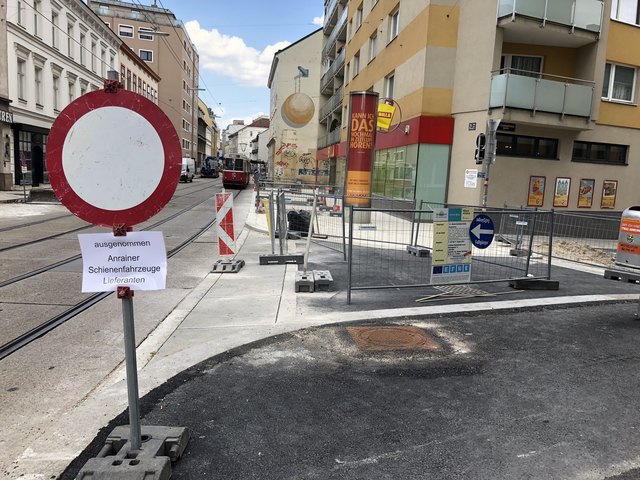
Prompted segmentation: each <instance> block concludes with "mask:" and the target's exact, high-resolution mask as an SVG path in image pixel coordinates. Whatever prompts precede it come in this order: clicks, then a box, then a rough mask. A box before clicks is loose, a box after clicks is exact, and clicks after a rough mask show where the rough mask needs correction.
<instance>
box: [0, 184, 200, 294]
mask: <svg viewBox="0 0 640 480" xmlns="http://www.w3.org/2000/svg"><path fill="white" fill-rule="evenodd" d="M210 188H211V185H208V186H206V187H203V188H198V189H195V190H189V191H187V192H186V193H182V192H181V193H182V194H181V195H176V196H175V198H183V197H186V196H189V195H193V194H195V193H198V192H201V191H204V190H207V189H210ZM70 217H74V215H73V214H72V213H69V214H65V215H58V216H56V217H52V218H47V219H43V220H36V221H33V222H28V223H24V224H21V225H14V226H11V227H4V228H1V229H0V232H6V231H14V230H16V229H18V228H28V227H32V226H36V225H41V224H43V223H47V222H53V221H55V220H60V219H63V218H70ZM93 227H95V225H91V224H87V225H83V226H81V227H77V228H73V229H71V230H65V231H63V232H58V233H54V234H52V235H47V236H46V237H42V238H38V239H35V240H29V241H27V242H22V243H17V244H13V245H9V246H6V247H2V248H0V253H2V252H7V251H9V250H14V249H16V248H22V247H27V246H30V245H35V244H38V243H40V242H44V241H47V240H53V239H54V238H59V237H62V236H64V235H68V234H71V233H76V232H80V231H82V230H87V229H89V228H93ZM2 286H4V285H3V284H2V283H0V287H2Z"/></svg>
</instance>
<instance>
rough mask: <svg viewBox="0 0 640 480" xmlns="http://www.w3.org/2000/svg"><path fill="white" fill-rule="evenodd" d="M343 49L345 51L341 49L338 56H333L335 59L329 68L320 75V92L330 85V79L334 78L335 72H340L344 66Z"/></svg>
mask: <svg viewBox="0 0 640 480" xmlns="http://www.w3.org/2000/svg"><path fill="white" fill-rule="evenodd" d="M345 51H346V50H345V49H342V51H341V52H340V53H339V54H338V56H337V57H336V58H335V60H334V61H333V63H332V64H331V66H330V67H329V70H327V71H326V72H325V74H324V75H323V76H322V78H321V79H320V91H321V92H323V93H324V91H325V90H326V89H327V87H329V86H330V85H331V81H332V80H333V79H334V77H335V76H336V74H337V73H338V72H340V70H342V67H344V58H345Z"/></svg>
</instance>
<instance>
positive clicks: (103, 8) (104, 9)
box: [99, 5, 109, 15]
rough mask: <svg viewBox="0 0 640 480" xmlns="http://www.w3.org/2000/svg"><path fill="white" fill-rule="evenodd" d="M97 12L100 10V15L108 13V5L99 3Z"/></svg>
mask: <svg viewBox="0 0 640 480" xmlns="http://www.w3.org/2000/svg"><path fill="white" fill-rule="evenodd" d="M99 12H100V15H108V14H109V6H108V5H100V7H99Z"/></svg>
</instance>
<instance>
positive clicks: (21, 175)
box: [0, 0, 121, 189]
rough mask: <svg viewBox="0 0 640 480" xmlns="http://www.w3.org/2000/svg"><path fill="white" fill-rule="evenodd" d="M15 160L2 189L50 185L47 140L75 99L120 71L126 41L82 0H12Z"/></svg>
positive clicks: (9, 53)
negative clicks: (60, 117) (122, 45)
mask: <svg viewBox="0 0 640 480" xmlns="http://www.w3.org/2000/svg"><path fill="white" fill-rule="evenodd" d="M6 13H7V48H6V61H7V75H8V87H9V88H8V93H9V99H10V100H11V108H10V109H11V114H12V123H11V137H12V138H11V144H12V151H11V153H10V154H11V157H12V158H11V161H10V162H3V163H2V167H0V168H2V170H0V173H1V174H2V177H3V179H4V182H3V184H4V185H3V188H4V189H10V188H12V187H13V185H21V184H26V185H33V186H37V185H39V184H41V183H48V175H47V171H46V161H45V160H46V148H47V136H48V134H49V130H50V128H51V125H52V124H53V122H54V120H55V119H56V117H57V116H58V114H59V113H60V112H61V111H62V110H63V109H64V108H65V107H66V106H67V105H68V104H69V103H71V102H72V101H73V100H75V99H76V98H78V97H79V96H81V95H84V94H85V93H88V92H90V91H93V90H97V89H99V88H102V86H103V79H104V78H106V76H107V71H109V70H117V69H118V66H119V50H120V44H121V41H120V39H119V38H118V37H117V35H116V34H115V33H113V32H112V31H111V29H110V28H109V27H108V26H107V25H105V24H104V22H102V20H100V18H99V17H98V16H97V15H96V14H94V13H93V12H92V11H91V10H90V9H89V8H88V7H87V6H86V5H85V3H84V2H82V1H81V0H61V1H60V2H58V1H56V0H8V1H7V8H6Z"/></svg>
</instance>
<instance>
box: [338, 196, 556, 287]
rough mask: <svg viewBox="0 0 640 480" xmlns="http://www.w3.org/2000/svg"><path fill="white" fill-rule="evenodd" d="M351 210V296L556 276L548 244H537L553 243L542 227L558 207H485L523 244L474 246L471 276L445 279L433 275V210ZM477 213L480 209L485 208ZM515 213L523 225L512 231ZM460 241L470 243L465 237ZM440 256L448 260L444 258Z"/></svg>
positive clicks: (505, 242) (508, 234) (499, 241)
mask: <svg viewBox="0 0 640 480" xmlns="http://www.w3.org/2000/svg"><path fill="white" fill-rule="evenodd" d="M471 208H473V207H471ZM351 210H352V211H351V212H350V214H349V219H348V231H349V239H348V245H349V255H348V260H349V285H348V297H349V298H350V292H351V290H365V289H379V288H405V287H425V286H436V285H445V284H446V285H453V284H458V285H460V284H468V283H487V282H503V281H509V280H516V279H543V278H544V279H549V278H550V276H551V262H550V257H549V251H548V248H547V250H546V251H544V249H542V248H538V250H537V251H535V252H534V251H533V246H534V245H544V244H546V245H547V246H548V245H549V244H550V243H551V242H550V230H549V231H547V232H545V231H544V230H543V229H541V226H544V225H545V224H546V225H551V226H553V220H552V218H551V217H552V216H553V212H542V211H519V210H518V211H515V210H504V209H484V210H482V213H484V214H487V215H489V216H490V217H492V220H493V223H494V225H502V227H503V231H504V232H503V233H504V234H505V237H509V238H514V239H515V238H516V237H517V239H518V242H519V243H518V245H519V246H520V248H514V245H512V244H511V243H510V242H509V241H508V240H505V238H498V239H496V241H494V242H492V244H491V245H490V246H489V247H488V248H485V249H479V248H476V247H472V248H471V249H470V251H469V252H468V255H470V256H471V262H470V265H471V269H470V272H471V273H470V280H469V281H451V282H443V281H442V280H438V281H432V280H431V273H432V265H434V263H433V261H434V260H433V256H432V254H433V245H434V243H433V242H434V223H433V220H432V219H433V213H434V211H433V210H432V209H423V210H393V209H359V208H353V209H351ZM476 213H480V209H477V210H476ZM514 216H516V217H517V218H518V225H515V222H513V223H514V225H513V226H514V227H517V229H515V230H514V231H511V229H510V228H507V227H508V226H509V225H510V223H511V221H510V220H507V219H513V217H514ZM467 235H470V233H468V232H467ZM460 240H461V241H463V243H464V240H465V239H460ZM445 241H446V239H445ZM452 242H453V243H456V241H455V240H448V246H449V247H450V246H451V245H452ZM408 247H413V248H408ZM457 248H458V247H457ZM445 255H447V254H445ZM449 255H450V253H449ZM465 255H466V253H465ZM436 261H438V264H440V263H442V262H441V259H437V260H436ZM461 263H464V262H461Z"/></svg>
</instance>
